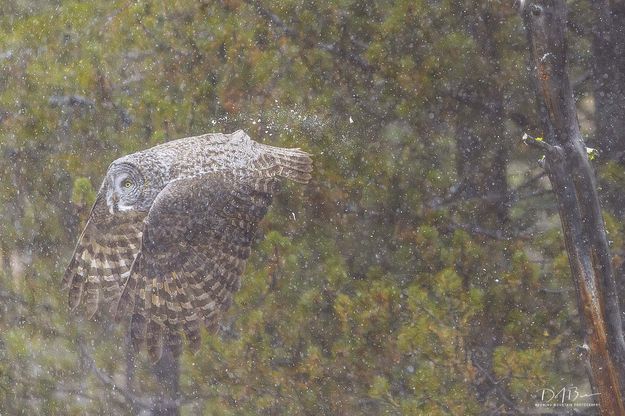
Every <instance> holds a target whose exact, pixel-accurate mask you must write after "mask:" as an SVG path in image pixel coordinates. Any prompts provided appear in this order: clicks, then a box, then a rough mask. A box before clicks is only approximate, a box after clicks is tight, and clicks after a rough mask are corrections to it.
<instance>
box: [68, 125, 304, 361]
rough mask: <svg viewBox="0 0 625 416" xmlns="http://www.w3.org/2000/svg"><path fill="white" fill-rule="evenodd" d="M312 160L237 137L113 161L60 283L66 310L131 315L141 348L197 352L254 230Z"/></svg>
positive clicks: (184, 143)
mask: <svg viewBox="0 0 625 416" xmlns="http://www.w3.org/2000/svg"><path fill="white" fill-rule="evenodd" d="M311 172H312V161H311V159H310V156H309V155H308V154H307V153H305V152H303V151H301V150H299V149H283V148H279V147H272V146H267V145H263V144H259V143H256V142H254V141H253V140H251V139H250V137H249V136H248V135H247V134H245V132H243V131H241V130H239V131H237V132H235V133H232V134H206V135H203V136H197V137H188V138H184V139H179V140H174V141H171V142H168V143H164V144H161V145H158V146H155V147H152V148H151V149H147V150H144V151H141V152H137V153H133V154H130V155H128V156H124V157H121V158H119V159H117V160H116V161H114V162H113V163H112V164H111V165H110V166H109V168H108V171H107V173H106V177H105V179H104V181H103V182H102V186H101V187H100V190H99V192H98V195H97V197H96V201H95V203H94V205H93V208H92V210H91V214H90V216H89V219H88V221H87V224H86V226H85V229H84V231H83V232H82V234H81V236H80V238H79V240H78V243H77V245H76V249H75V251H74V255H73V257H72V259H71V262H70V264H69V266H68V267H67V270H66V272H65V276H64V278H63V281H64V285H65V286H66V287H67V288H68V289H69V305H70V308H72V309H74V308H76V307H77V306H78V305H80V304H81V303H83V304H84V305H85V307H86V310H87V315H88V316H89V317H92V316H93V315H94V314H95V313H96V312H97V311H98V307H99V305H100V304H101V303H106V304H109V305H111V312H112V313H115V315H116V317H117V318H123V317H125V316H128V315H130V316H132V319H131V324H130V334H131V339H132V340H133V344H134V345H135V347H137V348H138V347H140V346H141V345H142V344H143V343H144V342H145V341H147V349H148V353H149V356H150V358H151V359H152V360H153V361H157V360H158V359H159V358H160V356H161V353H162V345H163V342H167V343H168V344H169V345H170V347H171V348H172V349H173V350H174V352H180V348H181V337H180V333H181V332H184V334H185V335H186V338H187V340H188V343H189V346H190V348H191V349H192V350H197V348H198V347H199V343H200V333H199V331H200V324H201V323H203V324H204V325H205V326H206V327H207V328H208V329H209V330H215V329H216V328H217V324H218V320H219V318H220V315H221V314H222V313H223V312H224V311H225V310H226V309H227V308H228V306H229V305H230V303H231V301H232V295H233V292H235V291H236V290H237V289H238V288H239V284H240V278H241V274H242V273H243V270H244V268H245V262H246V259H247V258H248V256H249V254H250V245H251V243H252V239H253V237H254V233H255V231H256V228H257V225H258V222H259V221H260V220H261V219H262V218H263V216H264V215H265V213H266V211H267V208H268V206H269V204H270V203H271V195H272V193H273V192H274V191H275V190H276V186H277V184H278V180H279V179H280V178H286V179H291V180H293V181H296V182H301V183H307V182H308V181H309V179H310V178H311V174H310V173H311Z"/></svg>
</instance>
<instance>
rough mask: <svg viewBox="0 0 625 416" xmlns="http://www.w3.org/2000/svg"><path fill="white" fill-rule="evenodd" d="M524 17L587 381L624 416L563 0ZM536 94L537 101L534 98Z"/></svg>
mask: <svg viewBox="0 0 625 416" xmlns="http://www.w3.org/2000/svg"><path fill="white" fill-rule="evenodd" d="M525 12H526V13H528V14H527V15H526V19H525V21H526V22H527V23H528V25H529V28H528V30H529V33H530V42H531V47H532V56H533V58H534V64H535V67H536V77H537V80H538V86H539V89H540V93H541V96H542V100H543V101H544V104H545V108H546V109H547V113H548V125H545V126H544V131H545V132H550V136H551V137H547V138H548V141H549V142H545V141H540V140H535V139H530V140H528V144H532V145H534V146H537V147H539V148H541V149H542V150H543V151H544V152H545V157H546V163H545V168H546V169H547V173H548V174H549V179H550V181H551V185H552V187H553V190H554V193H555V194H556V198H557V200H558V208H559V212H560V219H561V221H562V228H563V232H564V239H565V244H566V249H567V252H568V256H569V265H570V267H571V272H572V275H573V279H574V282H575V286H576V292H577V301H578V307H579V310H580V316H581V317H582V326H583V328H584V330H585V334H586V342H587V345H588V349H589V351H588V353H589V358H590V367H591V372H592V379H593V380H592V382H593V385H594V387H595V390H596V391H597V392H598V393H600V394H599V396H598V398H599V405H600V409H601V414H603V415H625V402H624V401H623V398H624V397H625V390H624V387H625V364H624V363H625V340H624V339H623V332H622V331H623V330H622V323H621V316H620V308H619V301H618V295H617V286H616V282H615V279H614V273H613V270H612V264H611V256H610V250H609V246H608V242H607V238H606V231H605V227H604V223H603V217H602V214H601V207H600V205H599V199H598V196H597V188H596V183H595V176H594V173H593V171H592V168H591V166H590V163H589V161H588V156H587V154H586V147H585V145H584V142H583V140H582V136H581V133H580V130H579V123H578V120H577V111H576V108H575V102H574V99H573V94H572V90H571V85H570V82H569V78H568V72H567V63H566V42H565V33H564V30H565V27H566V5H565V3H564V0H534V1H531V2H530V3H529V4H528V6H527V8H526V9H525ZM540 98H541V97H539V99H540Z"/></svg>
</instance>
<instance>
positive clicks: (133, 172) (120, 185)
mask: <svg viewBox="0 0 625 416" xmlns="http://www.w3.org/2000/svg"><path fill="white" fill-rule="evenodd" d="M104 183H105V185H106V204H107V205H108V208H109V211H110V212H111V214H114V213H116V212H118V211H144V210H147V209H149V206H150V205H149V204H148V205H147V208H146V201H145V197H146V195H145V192H144V189H145V186H144V185H145V178H144V176H143V174H142V173H141V172H140V171H139V169H138V168H137V167H136V166H134V165H133V164H131V163H127V162H118V161H115V162H113V163H112V164H111V166H110V167H109V169H108V171H107V172H106V180H105V182H104Z"/></svg>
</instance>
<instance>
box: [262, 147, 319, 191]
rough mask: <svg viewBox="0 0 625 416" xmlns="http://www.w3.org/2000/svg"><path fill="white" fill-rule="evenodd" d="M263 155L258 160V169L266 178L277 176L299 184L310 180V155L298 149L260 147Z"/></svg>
mask: <svg viewBox="0 0 625 416" xmlns="http://www.w3.org/2000/svg"><path fill="white" fill-rule="evenodd" d="M262 147H263V149H264V150H265V152H266V153H265V154H264V155H263V156H261V157H260V158H259V164H260V165H261V166H259V167H260V169H262V170H263V171H265V172H266V173H267V174H268V176H271V177H275V176H279V177H282V178H286V179H289V180H292V181H295V182H299V183H308V181H310V179H311V178H312V175H311V172H312V171H313V166H312V159H311V157H310V154H308V153H306V152H304V151H302V150H300V149H284V148H281V147H273V146H268V145H262Z"/></svg>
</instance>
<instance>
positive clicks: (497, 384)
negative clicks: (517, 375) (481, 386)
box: [471, 354, 520, 412]
mask: <svg viewBox="0 0 625 416" xmlns="http://www.w3.org/2000/svg"><path fill="white" fill-rule="evenodd" d="M471 363H472V364H473V366H474V367H475V368H476V369H477V370H478V371H479V372H480V373H481V374H482V375H483V376H484V377H486V379H487V380H488V382H489V383H490V384H491V385H492V386H493V387H494V388H495V390H496V391H497V393H498V396H499V397H501V399H502V400H503V401H504V402H505V403H506V404H507V405H508V406H509V407H510V408H511V409H513V410H515V411H517V412H520V410H519V409H518V408H517V407H516V404H515V403H514V402H513V401H512V399H511V398H510V397H508V394H507V393H506V391H505V390H504V389H503V388H502V387H501V384H500V381H497V380H495V378H494V377H493V376H492V375H491V374H490V373H489V372H488V371H486V369H484V368H483V367H482V366H481V365H480V364H479V363H478V362H477V360H476V359H475V356H474V355H473V354H471Z"/></svg>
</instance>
